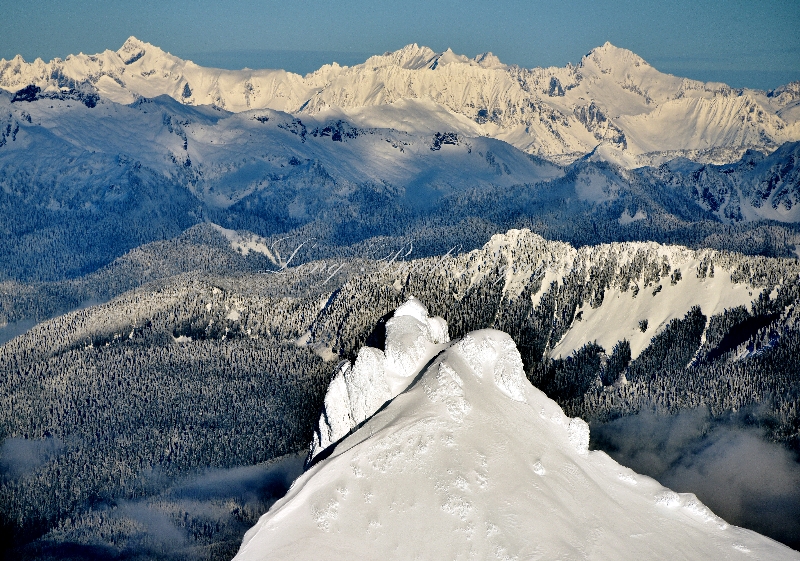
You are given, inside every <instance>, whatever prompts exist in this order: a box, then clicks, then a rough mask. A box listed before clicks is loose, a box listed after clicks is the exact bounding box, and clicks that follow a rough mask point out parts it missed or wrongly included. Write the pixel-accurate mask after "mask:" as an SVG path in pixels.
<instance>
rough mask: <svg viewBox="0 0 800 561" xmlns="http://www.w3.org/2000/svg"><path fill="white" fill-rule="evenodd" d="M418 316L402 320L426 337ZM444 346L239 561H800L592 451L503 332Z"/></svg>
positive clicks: (276, 514) (300, 487)
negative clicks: (529, 374)
mask: <svg viewBox="0 0 800 561" xmlns="http://www.w3.org/2000/svg"><path fill="white" fill-rule="evenodd" d="M408 306H409V307H413V308H415V309H416V310H418V311H419V306H418V305H417V303H415V302H413V301H412V303H411V304H410V305H408ZM416 315H419V316H420V317H416V318H415V317H414V314H411V315H406V314H404V315H402V316H401V317H404V318H409V319H407V321H409V322H412V321H416V322H417V324H418V325H417V327H418V328H419V329H420V330H424V329H425V317H424V316H423V315H421V314H416ZM425 315H427V314H425ZM387 327H388V326H387ZM392 338H393V334H392V333H391V330H389V329H387V341H386V344H387V347H391V346H392V345H393V344H395V345H396V344H398V343H399V344H402V343H403V339H400V340H395V341H393V340H392ZM439 348H440V349H441V350H440V352H439V353H438V354H436V355H435V357H434V358H433V359H432V360H430V361H429V362H428V363H427V364H426V365H425V366H423V367H421V368H420V367H418V369H419V371H420V373H419V375H418V376H413V374H412V376H411V377H409V378H408V379H409V380H411V383H410V385H408V387H407V389H405V390H404V391H402V392H401V393H398V391H395V392H392V394H393V395H395V397H393V399H391V401H390V402H389V403H388V404H386V405H385V406H383V407H381V402H382V399H378V400H375V403H374V405H373V407H372V412H371V413H374V414H371V413H369V412H368V413H367V417H366V421H365V422H364V423H363V424H362V425H361V426H360V427H359V428H358V429H357V430H356V431H355V432H353V433H352V434H350V435H349V436H348V437H346V438H344V439H343V440H341V441H340V442H338V443H336V444H334V445H333V447H332V449H329V452H330V455H329V456H328V457H326V458H324V459H321V460H320V461H318V462H317V463H315V464H313V465H312V466H311V467H310V469H309V470H308V471H307V472H306V473H304V474H303V475H302V476H301V477H300V478H299V479H298V480H297V481H295V483H294V484H293V486H292V488H291V489H290V490H289V492H288V494H287V495H286V497H284V498H283V499H282V500H281V501H279V502H278V503H276V505H275V506H274V507H273V508H272V509H271V510H270V511H269V512H268V513H267V514H265V515H264V516H262V518H261V520H260V521H259V522H258V524H257V525H256V526H255V527H253V528H252V529H251V530H250V531H249V532H248V533H247V534H246V535H245V538H244V541H243V543H242V546H241V549H240V550H239V554H238V555H237V557H236V559H238V560H257V559H278V558H280V559H310V558H317V557H319V556H320V555H321V554H322V555H324V557H325V558H326V559H387V558H395V559H555V558H559V559H560V558H570V559H571V558H581V559H585V558H591V559H615V560H618V559H670V560H672V559H799V558H800V554H798V553H797V552H795V551H792V550H790V549H788V548H786V547H784V546H782V545H780V544H778V543H777V542H774V541H772V540H770V539H768V538H765V537H763V536H760V535H758V534H755V533H754V532H751V531H748V530H744V529H741V528H737V527H733V526H730V525H728V524H727V523H725V522H724V521H723V520H722V519H720V518H718V517H717V516H715V515H714V514H713V513H712V512H711V511H710V510H709V509H708V508H706V507H705V506H704V505H703V504H702V503H700V501H698V500H697V498H696V497H695V496H694V495H692V494H678V493H675V492H673V491H670V490H669V489H666V488H664V487H662V486H661V485H659V484H658V483H657V482H655V481H654V480H652V479H650V478H648V477H644V476H641V475H638V474H636V473H634V472H632V471H631V470H629V469H627V468H624V467H622V466H620V465H619V464H617V463H616V462H614V461H613V460H612V459H611V458H610V457H608V456H607V455H606V454H604V453H602V452H590V451H589V450H588V443H589V429H588V426H587V425H586V423H585V422H583V421H582V420H580V419H570V418H569V417H567V416H566V415H565V414H564V413H563V412H562V410H561V409H560V408H559V407H558V405H556V403H555V402H553V401H551V400H550V399H548V398H547V397H546V396H545V395H544V394H543V393H542V392H541V391H539V390H537V389H535V388H534V387H533V386H531V385H530V384H529V383H528V381H527V380H526V379H525V375H524V373H523V370H522V361H521V359H520V355H519V353H518V351H517V349H516V347H515V345H514V342H513V341H512V340H511V338H510V337H509V336H508V335H506V334H505V333H502V332H500V331H494V330H484V331H476V332H473V333H470V334H469V335H467V336H466V337H464V338H462V339H461V340H459V341H455V342H452V343H449V344H441V345H440V346H439ZM373 374H374V375H375V377H380V371H379V369H376V370H374V371H373ZM361 379H362V380H365V379H366V377H363V376H362V377H361ZM366 390H369V388H366ZM334 391H335V386H332V387H331V394H332V393H333V392H334ZM342 396H343V394H342V392H341V391H336V393H335V395H329V397H331V401H335V400H337V399H342ZM327 406H328V400H327V399H326V408H327ZM379 407H380V409H379ZM370 415H371V416H370Z"/></svg>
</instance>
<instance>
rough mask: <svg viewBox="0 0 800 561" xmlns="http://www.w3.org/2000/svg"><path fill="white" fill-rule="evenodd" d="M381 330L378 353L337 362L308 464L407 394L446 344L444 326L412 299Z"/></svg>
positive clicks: (363, 353) (371, 349) (372, 349)
mask: <svg viewBox="0 0 800 561" xmlns="http://www.w3.org/2000/svg"><path fill="white" fill-rule="evenodd" d="M385 331H386V332H385V341H378V343H383V348H382V349H378V348H375V347H369V346H367V347H362V348H361V350H360V351H359V352H358V357H357V358H356V363H355V364H350V361H343V362H341V363H339V366H338V367H337V370H336V374H335V375H334V377H333V380H332V381H331V384H330V386H329V387H328V392H327V393H326V394H325V404H324V409H323V411H322V414H321V415H320V418H319V425H318V428H317V430H316V431H315V432H314V439H313V440H312V442H311V450H310V452H309V458H308V459H309V461H312V460H313V459H314V458H315V457H316V456H317V455H318V454H320V453H321V452H322V451H324V450H325V449H326V448H328V447H329V446H331V445H332V444H334V443H335V442H336V441H338V440H340V439H341V438H343V437H344V436H346V435H347V434H348V433H349V432H350V431H351V430H353V429H354V428H355V427H357V426H358V425H359V424H360V423H361V422H363V421H364V420H365V419H367V418H368V417H371V416H372V415H373V414H374V413H375V412H376V411H377V410H378V409H379V408H380V407H381V406H382V405H383V404H384V403H386V402H387V401H389V400H390V399H392V398H393V397H395V396H396V395H397V394H398V393H400V392H401V391H403V390H404V389H406V388H407V387H408V385H409V383H410V382H411V381H412V380H413V378H411V376H414V375H416V374H417V373H419V371H420V370H421V369H422V367H423V365H424V364H425V363H426V362H428V361H429V360H430V359H431V358H432V357H433V356H434V355H435V354H436V353H437V352H439V351H440V350H441V349H442V348H443V346H444V345H445V344H446V343H448V342H449V341H450V336H449V334H448V332H447V322H445V321H444V320H443V319H442V318H440V317H434V318H431V317H428V310H427V309H426V308H425V306H424V305H423V304H422V302H420V301H419V300H417V299H416V298H414V297H411V298H409V300H408V301H407V302H406V303H405V304H403V305H402V306H400V307H399V308H397V309H396V310H395V311H394V313H393V314H392V317H391V318H390V319H388V321H386V324H385Z"/></svg>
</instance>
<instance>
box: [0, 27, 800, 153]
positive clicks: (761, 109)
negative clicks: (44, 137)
mask: <svg viewBox="0 0 800 561" xmlns="http://www.w3.org/2000/svg"><path fill="white" fill-rule="evenodd" d="M85 83H89V84H91V86H92V87H93V88H94V89H95V90H96V91H97V92H98V93H99V95H101V96H102V97H104V98H107V99H111V100H114V101H117V102H120V103H131V102H133V101H135V100H136V99H137V98H139V97H156V96H158V95H163V94H166V95H169V96H171V97H173V98H174V99H176V100H178V101H180V102H181V103H185V104H189V105H204V104H207V105H215V106H218V107H222V108H225V109H227V110H229V111H234V112H240V111H246V110H249V109H266V108H269V109H277V110H281V111H287V112H290V113H305V114H309V113H310V114H323V115H325V114H327V113H329V112H334V113H341V112H344V114H345V115H351V116H352V118H353V119H354V120H355V122H356V124H359V125H363V123H361V122H359V118H360V119H364V120H367V121H369V122H370V123H371V124H372V126H376V125H379V123H380V120H381V111H380V110H378V111H367V109H368V108H391V107H392V106H395V105H398V104H408V103H409V102H413V103H415V104H418V105H417V108H418V110H419V107H422V108H424V109H425V110H427V111H432V112H434V113H439V114H441V113H442V110H443V111H444V113H445V114H446V115H447V116H448V119H449V120H450V121H451V122H452V126H453V128H455V129H457V130H461V129H463V127H464V126H465V125H464V122H465V121H466V122H468V123H471V124H472V125H471V126H472V127H473V128H474V129H475V132H476V133H477V134H480V135H486V136H491V137H493V138H498V139H502V140H505V141H507V142H509V143H511V144H513V145H514V146H516V147H518V148H520V149H522V150H524V151H526V152H528V153H532V154H537V155H540V156H544V157H548V158H550V159H553V160H557V161H571V160H573V159H575V158H576V157H578V156H581V155H584V154H587V153H590V152H592V151H593V150H594V149H595V148H596V147H598V145H600V146H601V147H602V150H600V151H599V152H598V154H602V155H603V157H605V158H607V159H613V160H614V161H617V162H620V163H623V164H625V165H628V166H640V165H645V164H647V163H654V162H661V161H663V160H664V158H663V156H661V154H662V153H663V152H669V153H674V152H676V151H677V152H679V153H681V154H685V155H687V156H689V157H694V158H696V159H699V160H703V161H706V160H704V158H716V160H712V161H720V160H719V159H720V158H725V160H724V161H732V160H734V159H736V158H737V157H738V156H739V155H741V151H742V150H744V149H746V148H757V149H760V150H763V151H771V150H774V149H775V148H776V147H777V146H778V145H780V144H782V143H784V142H788V141H795V140H800V124H798V119H800V105H799V103H800V102H799V101H798V95H797V91H796V90H797V86H796V84H789V85H787V86H783V87H782V88H778V89H776V90H774V91H771V92H763V91H757V90H747V89H743V90H737V89H732V88H730V87H728V86H726V85H725V84H718V83H703V82H698V81H694V80H688V79H685V78H679V77H675V76H671V75H667V74H663V73H661V72H658V71H657V70H656V69H654V68H653V67H651V66H650V65H649V64H647V62H645V61H644V60H643V59H642V58H641V57H639V56H637V55H636V54H634V53H632V52H630V51H628V50H625V49H620V48H617V47H615V46H613V45H611V44H610V43H606V44H604V45H602V46H601V47H598V48H596V49H594V50H592V51H591V52H590V53H588V54H587V55H586V56H584V57H583V58H582V59H581V61H580V63H579V64H577V65H574V66H573V65H568V66H567V67H564V68H534V69H523V68H519V67H516V66H507V65H505V64H503V63H502V62H500V61H499V60H498V59H497V57H495V56H494V55H492V54H491V53H484V54H481V55H478V56H477V57H475V58H472V59H471V58H468V57H466V56H464V55H458V54H455V53H453V52H452V51H451V50H449V49H448V50H447V51H445V52H442V53H436V52H434V51H433V50H431V49H429V48H427V47H420V46H418V45H415V44H414V45H408V46H406V47H404V48H402V49H400V50H398V51H395V52H389V53H385V54H383V55H377V56H373V57H371V58H369V59H368V60H367V61H365V62H364V63H363V64H359V65H355V66H353V67H342V66H339V65H338V64H336V63H333V64H331V65H325V66H323V67H322V68H320V69H319V70H317V71H315V72H313V73H310V74H308V75H306V76H304V77H303V76H299V75H297V74H292V73H290V72H285V71H283V70H238V71H234V70H221V69H213V68H203V67H200V66H198V65H196V64H194V63H192V62H191V61H184V60H182V59H180V58H178V57H175V56H174V55H171V54H169V53H165V52H164V51H162V50H161V49H159V48H158V47H156V46H153V45H151V44H149V43H146V42H142V41H139V40H138V39H136V38H134V37H131V38H130V39H128V41H126V43H125V44H124V45H123V46H122V47H121V48H120V49H119V50H118V51H110V50H107V51H105V52H103V53H100V54H97V55H84V54H79V55H70V56H68V57H67V58H66V59H64V60H61V59H54V60H52V61H50V62H49V63H45V62H44V61H42V60H40V59H37V60H36V61H34V62H32V63H27V62H25V61H24V60H23V59H22V57H20V56H17V57H15V58H13V59H12V60H10V61H7V60H5V59H3V60H0V88H3V89H5V90H7V91H10V92H16V91H18V90H20V89H22V88H24V87H26V86H29V85H31V84H33V85H36V86H37V87H39V88H40V89H41V90H42V91H43V92H48V91H49V92H53V91H59V90H61V89H64V88H75V87H76V86H79V85H82V84H85ZM420 104H421V105H420ZM417 120H419V118H417ZM422 120H423V121H424V117H423V118H422ZM383 126H386V125H385V124H384V125H383ZM724 154H727V156H725V155H724Z"/></svg>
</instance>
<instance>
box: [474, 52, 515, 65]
mask: <svg viewBox="0 0 800 561" xmlns="http://www.w3.org/2000/svg"><path fill="white" fill-rule="evenodd" d="M474 60H475V62H477V63H478V66H481V67H483V68H498V69H506V68H508V65H507V64H503V63H502V62H501V61H500V59H499V58H498V57H497V56H495V55H494V54H493V53H492V52H491V51H486V52H485V53H481V54H479V55H478V56H476V57H475V59H474Z"/></svg>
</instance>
